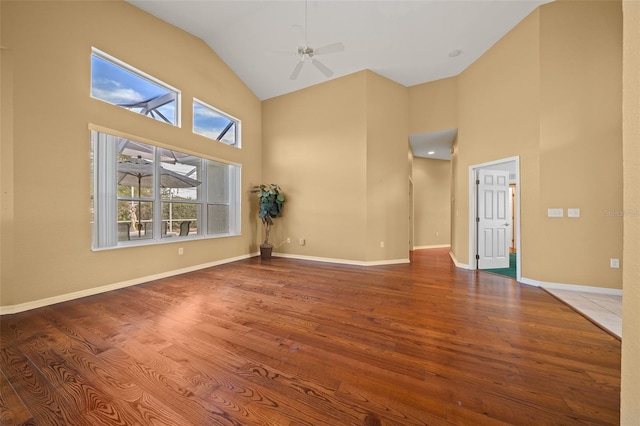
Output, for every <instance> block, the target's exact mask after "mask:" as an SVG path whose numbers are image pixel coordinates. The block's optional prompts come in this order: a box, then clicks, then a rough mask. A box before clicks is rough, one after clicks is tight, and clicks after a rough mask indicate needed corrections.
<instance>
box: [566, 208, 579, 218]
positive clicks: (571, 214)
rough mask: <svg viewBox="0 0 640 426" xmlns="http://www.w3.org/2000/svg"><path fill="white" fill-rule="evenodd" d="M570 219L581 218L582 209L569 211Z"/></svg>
mask: <svg viewBox="0 0 640 426" xmlns="http://www.w3.org/2000/svg"><path fill="white" fill-rule="evenodd" d="M567 216H568V217H580V209H567Z"/></svg>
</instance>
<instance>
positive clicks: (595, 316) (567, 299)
mask: <svg viewBox="0 0 640 426" xmlns="http://www.w3.org/2000/svg"><path fill="white" fill-rule="evenodd" d="M543 288H544V287H543ZM544 289H545V290H546V291H548V292H549V293H551V294H552V295H554V296H555V297H557V298H558V299H560V300H562V301H563V302H564V303H566V304H567V305H569V306H571V307H572V308H573V309H575V310H576V311H578V312H580V313H581V314H582V315H584V316H585V317H587V318H589V319H590V320H591V321H593V322H595V323H597V324H598V325H599V326H600V327H602V328H604V329H605V330H607V331H609V332H610V333H611V334H613V335H614V336H617V337H618V338H619V339H622V296H615V295H610V294H599V293H586V292H581V291H573V290H559V289H553V288H544Z"/></svg>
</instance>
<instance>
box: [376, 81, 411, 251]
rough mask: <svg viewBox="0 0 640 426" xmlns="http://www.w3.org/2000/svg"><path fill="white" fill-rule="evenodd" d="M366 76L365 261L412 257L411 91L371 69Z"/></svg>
mask: <svg viewBox="0 0 640 426" xmlns="http://www.w3.org/2000/svg"><path fill="white" fill-rule="evenodd" d="M366 76H367V240H366V244H367V247H366V249H367V260H368V261H381V260H395V259H408V258H409V169H408V167H407V142H408V135H409V131H408V130H409V129H408V125H409V120H408V114H409V103H408V90H407V88H405V87H403V86H401V85H399V84H398V83H394V82H393V81H391V80H389V79H387V78H384V77H381V76H379V75H378V74H375V73H373V72H371V71H367V72H366ZM381 242H382V243H384V247H381Z"/></svg>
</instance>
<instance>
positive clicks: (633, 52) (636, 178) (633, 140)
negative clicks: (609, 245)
mask: <svg viewBox="0 0 640 426" xmlns="http://www.w3.org/2000/svg"><path fill="white" fill-rule="evenodd" d="M623 11H624V70H623V87H624V91H623V93H624V98H623V109H624V115H623V117H624V121H623V122H624V125H623V140H624V144H623V146H624V148H623V149H624V151H623V152H624V211H625V212H627V213H626V214H625V216H624V256H623V259H622V266H623V289H624V298H623V307H622V396H621V400H622V406H621V416H620V424H621V425H632V424H635V423H637V422H638V419H640V404H638V401H640V309H638V307H639V306H640V262H639V261H638V259H640V2H637V1H625V2H623Z"/></svg>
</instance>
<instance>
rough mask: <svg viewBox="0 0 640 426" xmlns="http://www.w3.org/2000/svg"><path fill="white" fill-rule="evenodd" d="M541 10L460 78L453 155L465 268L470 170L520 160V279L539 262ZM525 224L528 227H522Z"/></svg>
mask: <svg viewBox="0 0 640 426" xmlns="http://www.w3.org/2000/svg"><path fill="white" fill-rule="evenodd" d="M539 16H540V12H539V10H536V11H534V12H533V13H531V14H530V15H529V16H528V17H527V18H525V19H524V20H523V21H522V22H521V23H520V24H519V25H518V26H516V27H515V28H514V29H513V30H512V31H511V32H510V33H508V34H507V35H506V36H505V37H504V38H502V39H501V40H500V41H499V42H498V43H496V44H495V45H494V46H493V47H492V48H491V49H490V50H489V51H488V52H487V53H485V54H484V55H483V56H482V57H481V58H479V59H478V60H477V61H476V62H475V63H474V64H472V65H471V66H470V67H469V68H467V69H466V70H465V71H464V72H463V73H462V74H461V75H460V76H459V77H458V78H459V81H458V105H459V111H458V117H459V128H458V137H457V141H456V144H455V146H454V155H453V156H452V168H453V171H452V174H453V178H452V179H453V180H452V187H453V203H452V207H451V208H452V240H451V250H452V252H453V254H454V255H455V257H456V258H457V260H458V261H460V262H461V263H464V264H469V166H472V165H476V164H481V163H485V162H490V161H495V160H500V159H504V158H509V157H513V156H520V187H521V208H522V211H521V217H522V247H521V250H522V251H521V255H522V258H523V260H522V266H523V274H522V275H523V276H525V277H529V278H535V277H532V276H531V275H532V272H531V265H535V264H536V263H537V261H538V258H537V257H536V255H537V252H536V250H535V247H537V245H538V239H537V230H538V229H539V226H540V225H539V214H540V213H539V191H540V188H539V181H540V178H539V151H538V141H539V138H540V137H539V123H540V107H539V103H540V101H539V98H540V82H539V79H540V77H539V74H540V72H539V63H540V56H539ZM525 221H526V226H525Z"/></svg>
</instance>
